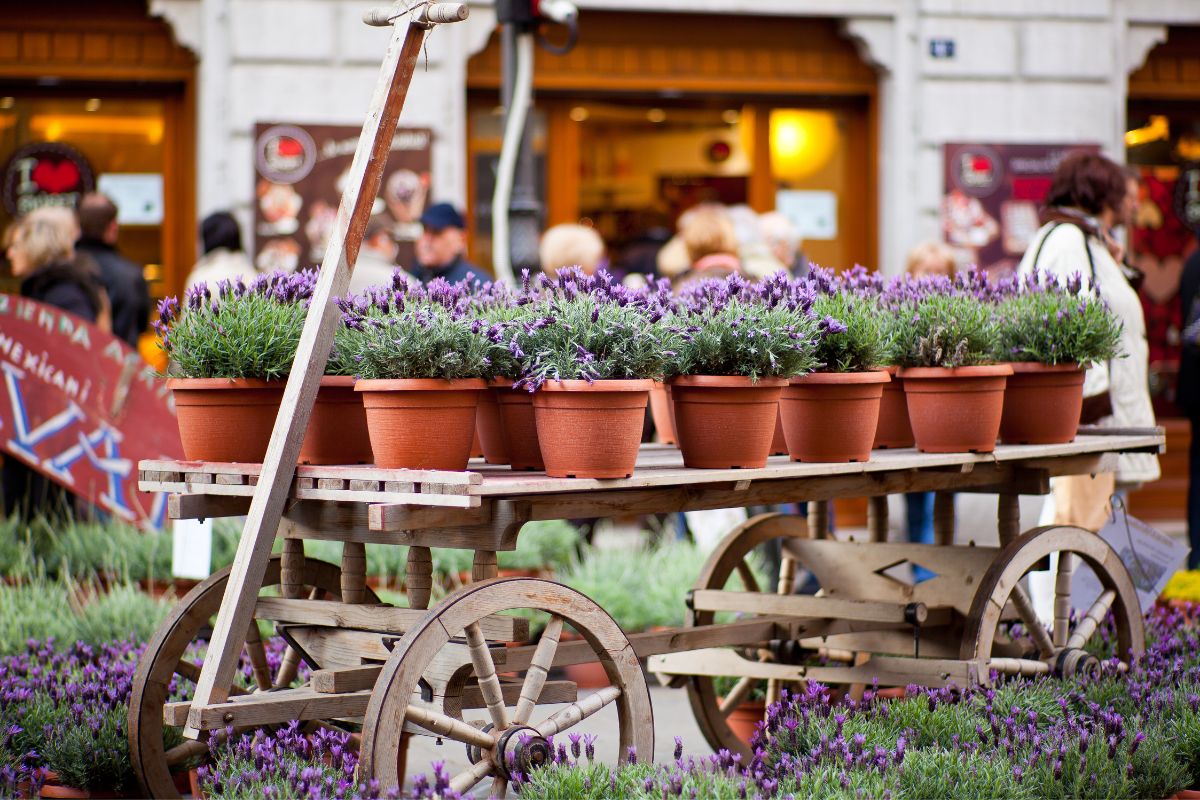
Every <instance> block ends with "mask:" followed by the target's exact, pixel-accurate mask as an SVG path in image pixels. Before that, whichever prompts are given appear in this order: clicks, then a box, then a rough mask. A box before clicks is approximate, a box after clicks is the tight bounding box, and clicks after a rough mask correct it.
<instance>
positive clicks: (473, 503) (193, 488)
mask: <svg viewBox="0 0 1200 800" xmlns="http://www.w3.org/2000/svg"><path fill="white" fill-rule="evenodd" d="M199 477H201V478H207V479H210V480H211V479H212V477H213V476H212V475H207V474H200V475H199ZM308 480H309V479H307V478H305V479H297V481H296V483H295V484H294V485H293V486H292V487H291V488H290V489H289V490H288V495H287V496H288V498H292V499H295V500H332V501H335V502H339V503H353V502H360V503H401V504H405V505H412V506H437V507H449V508H477V507H479V505H480V502H481V501H480V498H479V497H477V496H475V495H470V494H432V493H431V494H425V493H421V492H415V493H409V494H403V493H396V492H364V491H351V490H349V489H323V488H320V487H319V486H311V487H310V486H307V485H306V484H305V481H308ZM138 488H139V489H141V490H142V491H143V492H167V493H174V494H191V493H203V494H211V495H222V496H226V497H252V496H253V495H254V492H255V487H254V486H252V485H249V484H235V485H228V484H220V483H211V482H203V483H198V482H195V481H183V482H176V481H148V480H142V481H138Z"/></svg>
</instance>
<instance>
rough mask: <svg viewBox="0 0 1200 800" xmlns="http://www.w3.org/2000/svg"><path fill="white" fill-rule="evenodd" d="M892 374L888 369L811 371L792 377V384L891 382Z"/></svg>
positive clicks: (821, 384) (822, 384)
mask: <svg viewBox="0 0 1200 800" xmlns="http://www.w3.org/2000/svg"><path fill="white" fill-rule="evenodd" d="M891 380H892V376H891V375H889V374H888V373H887V371H886V370H882V369H876V370H866V371H865V372H810V373H808V374H807V375H801V376H800V377H799V378H792V379H791V381H790V383H791V385H792V386H797V385H800V386H819V385H820V386H824V385H845V384H854V383H889V382H890V381H891Z"/></svg>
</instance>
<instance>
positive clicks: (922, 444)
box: [900, 364, 1012, 453]
mask: <svg viewBox="0 0 1200 800" xmlns="http://www.w3.org/2000/svg"><path fill="white" fill-rule="evenodd" d="M1011 374H1012V367H1011V366H1009V365H1008V364H989V365H985V366H978V367H956V368H953V369H950V368H946V367H905V368H904V369H901V370H900V378H901V380H903V381H904V397H905V399H906V400H907V401H908V418H909V421H910V422H911V423H912V429H913V435H914V437H915V438H916V440H917V449H918V450H920V451H921V452H923V453H990V452H992V451H993V450H995V449H996V435H997V434H998V433H999V432H1000V415H1001V412H1002V411H1003V410H1004V384H1005V381H1006V380H1007V379H1008V376H1009V375H1011Z"/></svg>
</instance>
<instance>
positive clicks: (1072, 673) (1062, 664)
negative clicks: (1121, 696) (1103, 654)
mask: <svg viewBox="0 0 1200 800" xmlns="http://www.w3.org/2000/svg"><path fill="white" fill-rule="evenodd" d="M1054 672H1055V674H1056V675H1058V677H1060V678H1074V679H1077V680H1085V681H1092V680H1095V679H1096V678H1098V677H1100V659H1098V658H1096V657H1095V656H1094V655H1092V654H1091V653H1089V652H1088V651H1086V650H1083V649H1081V648H1078V647H1072V648H1070V649H1068V650H1063V651H1061V652H1060V653H1059V654H1058V656H1057V657H1056V658H1055V659H1054Z"/></svg>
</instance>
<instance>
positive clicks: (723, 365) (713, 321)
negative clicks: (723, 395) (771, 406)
mask: <svg viewBox="0 0 1200 800" xmlns="http://www.w3.org/2000/svg"><path fill="white" fill-rule="evenodd" d="M678 320H679V324H678V327H679V329H680V330H681V331H682V332H683V334H684V336H683V340H682V342H681V343H680V344H679V345H678V350H677V352H676V355H675V357H674V358H673V359H672V360H671V364H670V365H669V374H671V375H733V376H741V377H746V378H751V379H753V380H758V379H759V378H792V377H796V376H799V375H804V374H806V373H808V372H811V371H812V370H813V369H815V368H816V367H817V366H818V365H819V363H820V360H819V359H818V357H817V352H816V350H817V338H818V337H817V322H816V320H815V319H813V318H812V317H811V316H809V315H808V314H807V313H805V312H804V311H801V310H791V309H788V308H787V307H786V306H785V305H782V304H780V305H776V306H774V307H767V306H765V305H763V304H760V303H755V302H749V301H745V300H742V299H740V298H733V299H730V300H729V301H728V302H727V303H724V304H722V305H720V306H718V307H709V308H704V309H699V310H692V311H688V312H681V315H680V316H679V317H678Z"/></svg>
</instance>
